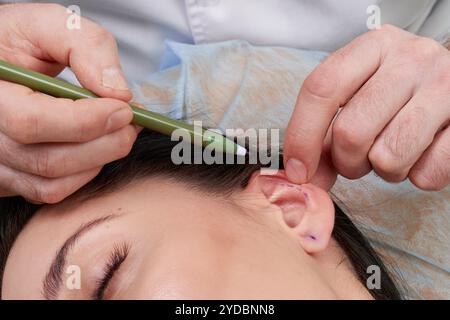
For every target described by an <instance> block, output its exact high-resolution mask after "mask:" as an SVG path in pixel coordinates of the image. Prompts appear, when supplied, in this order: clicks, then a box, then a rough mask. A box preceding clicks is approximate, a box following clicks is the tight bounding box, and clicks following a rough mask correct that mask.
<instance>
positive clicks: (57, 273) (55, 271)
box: [42, 214, 118, 300]
mask: <svg viewBox="0 0 450 320" xmlns="http://www.w3.org/2000/svg"><path fill="white" fill-rule="evenodd" d="M117 217H118V215H115V214H111V215H108V216H105V217H102V218H98V219H95V220H92V221H90V222H88V223H86V224H83V225H81V226H80V227H79V228H78V230H77V231H75V232H74V233H73V234H72V235H71V236H70V237H69V238H68V239H67V240H66V241H65V242H64V244H63V245H62V246H61V248H60V249H59V250H58V251H57V253H56V256H55V258H54V259H53V262H52V264H51V265H50V268H49V271H48V272H47V275H46V276H45V278H44V281H43V283H42V295H43V296H44V298H45V299H46V300H55V299H57V297H58V293H59V291H60V289H61V284H62V275H63V272H64V269H65V267H66V263H67V255H68V254H69V252H70V250H71V249H72V248H73V246H74V245H75V243H76V242H77V240H78V239H79V238H80V237H82V236H83V235H84V234H85V233H86V232H89V231H90V230H92V229H93V228H95V227H97V226H99V225H101V224H102V223H105V222H107V221H110V220H111V219H114V218H117Z"/></svg>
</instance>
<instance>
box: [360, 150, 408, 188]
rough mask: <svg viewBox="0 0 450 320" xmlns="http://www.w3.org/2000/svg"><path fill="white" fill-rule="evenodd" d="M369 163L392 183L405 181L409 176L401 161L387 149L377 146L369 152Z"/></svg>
mask: <svg viewBox="0 0 450 320" xmlns="http://www.w3.org/2000/svg"><path fill="white" fill-rule="evenodd" d="M368 157H369V162H370V164H371V165H372V168H373V169H374V171H375V172H376V173H377V174H378V175H380V176H381V177H383V178H384V179H385V180H387V181H390V182H400V181H403V180H404V179H405V177H406V175H407V172H406V173H405V168H404V166H403V164H402V163H401V161H399V160H398V159H397V158H396V157H395V156H393V155H392V154H391V153H390V152H389V151H388V150H387V149H386V148H384V147H382V146H380V145H376V146H374V147H373V148H372V149H371V150H370V151H369V156H368Z"/></svg>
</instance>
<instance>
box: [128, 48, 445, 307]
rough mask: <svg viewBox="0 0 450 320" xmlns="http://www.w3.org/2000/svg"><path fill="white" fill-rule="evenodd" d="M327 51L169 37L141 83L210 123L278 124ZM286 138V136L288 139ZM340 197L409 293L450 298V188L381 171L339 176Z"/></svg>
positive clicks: (177, 112) (155, 102)
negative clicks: (398, 180) (429, 187)
mask: <svg viewBox="0 0 450 320" xmlns="http://www.w3.org/2000/svg"><path fill="white" fill-rule="evenodd" d="M325 56H326V54H324V53H320V52H310V51H302V50H295V49H288V48H280V47H255V46H252V45H250V44H249V43H248V42H245V41H228V42H223V43H217V44H208V45H199V46H193V45H184V44H179V43H173V42H168V43H167V51H166V55H165V57H164V63H163V65H162V68H161V71H160V72H158V73H156V74H153V75H151V76H150V77H149V78H148V81H147V82H145V83H142V84H139V85H137V86H136V87H135V97H134V98H135V100H136V101H138V102H141V103H143V104H144V105H145V106H146V107H147V108H149V109H151V110H153V111H157V112H161V113H169V114H171V115H172V116H173V117H176V118H185V119H188V120H190V121H192V120H202V121H203V122H204V124H205V125H206V126H208V127H211V128H219V129H222V130H225V129H227V128H242V129H248V128H279V129H281V134H282V136H283V133H284V128H285V127H286V125H287V122H288V120H289V119H290V116H291V113H292V111H293V108H294V105H295V102H296V99H297V95H298V92H299V89H300V87H301V85H302V83H303V81H304V79H305V78H306V77H307V76H308V74H310V72H311V71H312V70H313V68H314V67H315V66H316V65H317V64H318V63H319V62H320V61H321V60H322V59H323V58H325ZM281 138H282V137H281ZM331 194H332V197H333V199H334V200H335V201H336V202H337V203H338V204H339V205H340V206H341V208H343V209H344V211H345V212H346V213H347V214H349V215H350V216H351V217H352V219H353V220H354V222H355V223H356V224H357V225H358V226H359V227H360V229H361V230H363V231H364V233H365V234H366V235H367V236H368V238H369V240H370V241H371V242H372V244H373V245H374V246H375V247H376V248H377V249H378V251H379V252H381V253H382V254H383V256H384V257H385V260H386V261H387V262H388V265H391V266H393V268H395V270H396V271H397V274H398V276H399V279H400V282H401V284H402V285H403V286H406V287H407V290H408V291H407V296H408V297H410V298H447V299H448V298H450V236H449V232H448V230H449V229H450V188H447V189H445V190H443V191H441V192H434V193H430V192H423V191H420V190H418V189H416V188H415V187H414V186H413V185H412V184H411V183H409V182H404V183H402V184H397V185H392V184H388V183H385V182H384V181H382V180H381V179H380V178H378V177H376V176H375V175H373V174H372V175H369V176H367V177H365V178H363V179H359V180H357V181H349V180H346V179H344V178H339V179H338V181H337V183H336V185H335V187H334V188H333V190H332V191H331Z"/></svg>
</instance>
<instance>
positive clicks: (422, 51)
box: [408, 37, 443, 63]
mask: <svg viewBox="0 0 450 320" xmlns="http://www.w3.org/2000/svg"><path fill="white" fill-rule="evenodd" d="M442 49H443V47H442V46H441V45H440V44H439V43H438V42H436V41H434V40H432V39H429V38H423V37H417V38H414V39H411V40H410V45H409V49H408V51H409V54H410V57H411V58H412V59H413V60H414V62H416V63H417V62H419V63H420V62H427V61H430V60H433V61H434V59H435V57H436V56H437V55H438V54H439V53H440V52H441V51H442Z"/></svg>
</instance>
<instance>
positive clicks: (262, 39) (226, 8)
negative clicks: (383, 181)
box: [0, 0, 450, 81]
mask: <svg viewBox="0 0 450 320" xmlns="http://www.w3.org/2000/svg"><path fill="white" fill-rule="evenodd" d="M2 2H6V1H5V0H0V3H2ZM15 2H49V1H47V0H41V1H27V0H18V1H17V0H16V1H15ZM51 2H56V3H60V4H62V5H64V6H70V5H78V6H79V7H80V9H81V14H82V15H83V16H86V17H89V18H91V19H93V20H95V21H96V22H98V23H100V24H102V25H103V26H105V27H106V28H107V29H109V30H110V31H111V32H112V33H113V34H114V35H115V36H116V38H117V39H118V42H119V47H120V51H121V57H122V63H123V65H124V69H125V73H126V75H127V77H128V79H130V80H136V81H139V80H142V79H144V78H145V77H146V76H147V75H148V74H149V73H150V72H152V71H155V70H156V69H157V68H158V66H159V62H160V57H161V55H162V50H163V40H165V39H171V40H175V41H179V42H185V43H186V42H188V43H206V42H217V41H223V40H231V39H243V40H247V41H249V42H251V43H253V44H264V45H281V46H288V47H294V48H301V49H313V50H325V51H333V50H335V49H337V48H339V47H341V46H343V45H345V44H346V43H348V42H349V41H351V40H352V39H353V38H354V37H356V36H357V35H359V34H362V33H364V32H366V31H367V30H368V29H367V19H368V17H369V14H368V13H367V8H368V7H369V5H373V4H376V5H378V6H379V7H380V9H381V20H382V22H383V23H392V24H395V25H397V26H399V27H401V28H404V29H407V30H410V31H412V32H423V33H424V34H425V35H429V36H433V37H437V36H439V35H441V34H442V33H443V32H444V31H445V30H447V29H449V28H450V19H449V18H448V17H449V15H450V0H440V1H437V0H338V1H337V0H126V1H124V0H57V1H51ZM436 3H438V4H439V5H440V6H446V7H447V9H448V10H445V9H442V8H436V7H437V6H435V5H436ZM433 7H435V9H436V10H434V11H436V12H433V14H432V15H430V12H431V10H432V9H433ZM440 12H448V13H447V14H442V13H441V14H439V13H440ZM440 15H441V16H440ZM430 16H437V18H436V19H431V20H433V23H427V22H428V20H430V19H429V17H430Z"/></svg>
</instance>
